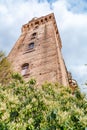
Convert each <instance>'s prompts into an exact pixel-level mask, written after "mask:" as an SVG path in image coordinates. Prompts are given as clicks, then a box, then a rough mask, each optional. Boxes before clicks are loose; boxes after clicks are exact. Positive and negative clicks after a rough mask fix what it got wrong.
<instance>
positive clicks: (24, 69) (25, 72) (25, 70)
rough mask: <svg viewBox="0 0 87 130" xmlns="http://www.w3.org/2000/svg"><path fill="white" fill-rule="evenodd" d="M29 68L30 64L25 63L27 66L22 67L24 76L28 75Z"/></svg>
mask: <svg viewBox="0 0 87 130" xmlns="http://www.w3.org/2000/svg"><path fill="white" fill-rule="evenodd" d="M28 68H29V64H28V63H25V64H23V65H22V71H21V74H22V76H24V75H26V74H27V71H28Z"/></svg>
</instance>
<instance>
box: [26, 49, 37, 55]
mask: <svg viewBox="0 0 87 130" xmlns="http://www.w3.org/2000/svg"><path fill="white" fill-rule="evenodd" d="M32 51H35V49H28V50H26V52H24V53H23V54H26V53H30V52H32Z"/></svg>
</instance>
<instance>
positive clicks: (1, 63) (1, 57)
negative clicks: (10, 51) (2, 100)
mask: <svg viewBox="0 0 87 130" xmlns="http://www.w3.org/2000/svg"><path fill="white" fill-rule="evenodd" d="M11 73H12V69H11V64H10V63H9V61H8V60H7V58H6V57H5V54H4V53H3V52H2V51H0V83H1V84H5V85H6V84H8V82H9V81H10V79H11Z"/></svg>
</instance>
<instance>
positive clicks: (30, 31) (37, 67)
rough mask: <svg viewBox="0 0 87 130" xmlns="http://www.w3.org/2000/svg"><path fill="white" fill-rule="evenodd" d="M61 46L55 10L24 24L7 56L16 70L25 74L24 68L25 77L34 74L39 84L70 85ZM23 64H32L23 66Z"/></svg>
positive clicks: (27, 77) (26, 78) (27, 78)
mask: <svg viewBox="0 0 87 130" xmlns="http://www.w3.org/2000/svg"><path fill="white" fill-rule="evenodd" d="M29 47H30V48H29ZM61 48H62V44H61V39H60V36H59V32H58V29H57V25H56V21H55V17H54V14H53V13H52V14H49V15H47V16H44V17H41V18H33V19H32V20H31V21H29V22H28V23H27V24H25V25H23V26H22V33H21V35H20V37H19V39H18V40H17V42H16V44H15V45H14V47H13V49H12V50H11V52H10V53H9V55H8V59H9V61H10V62H11V63H12V66H13V69H14V70H15V71H16V72H19V73H20V74H22V71H24V72H23V73H25V74H24V75H23V76H24V78H25V80H29V79H30V78H31V77H34V78H35V79H36V80H37V83H38V84H42V83H43V82H44V81H50V82H55V81H58V82H59V83H61V84H63V85H69V82H68V75H67V69H66V66H65V64H64V60H63V57H62V54H61ZM24 64H25V65H26V64H27V65H29V66H24V68H23V67H22V66H23V65H24ZM22 69H24V70H22Z"/></svg>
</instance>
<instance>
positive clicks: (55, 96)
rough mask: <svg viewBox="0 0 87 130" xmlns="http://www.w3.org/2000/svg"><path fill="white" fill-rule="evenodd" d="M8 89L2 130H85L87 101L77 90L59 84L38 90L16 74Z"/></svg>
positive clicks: (1, 95)
mask: <svg viewBox="0 0 87 130" xmlns="http://www.w3.org/2000/svg"><path fill="white" fill-rule="evenodd" d="M12 77H13V80H12V81H11V83H10V84H9V85H8V86H6V87H5V86H4V87H3V86H0V130H85V128H86V127H87V100H86V98H85V96H84V95H82V94H81V93H80V91H79V90H78V89H77V90H75V93H74V95H73V94H72V91H71V89H70V88H68V87H64V86H60V85H58V84H57V83H55V84H51V83H44V84H43V85H42V86H41V87H39V88H38V87H37V86H36V80H35V79H31V80H29V82H24V81H23V79H22V77H21V76H20V75H19V74H17V73H16V74H14V75H13V76H12Z"/></svg>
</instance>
